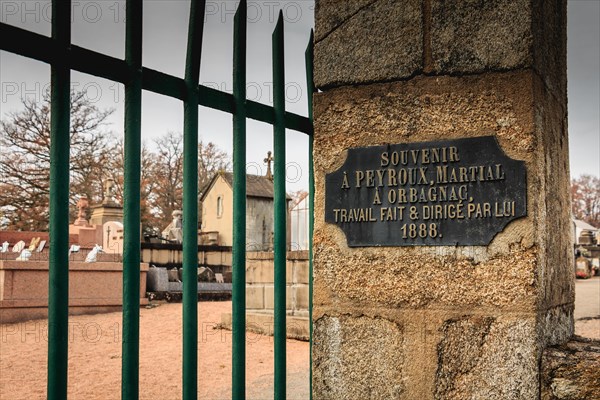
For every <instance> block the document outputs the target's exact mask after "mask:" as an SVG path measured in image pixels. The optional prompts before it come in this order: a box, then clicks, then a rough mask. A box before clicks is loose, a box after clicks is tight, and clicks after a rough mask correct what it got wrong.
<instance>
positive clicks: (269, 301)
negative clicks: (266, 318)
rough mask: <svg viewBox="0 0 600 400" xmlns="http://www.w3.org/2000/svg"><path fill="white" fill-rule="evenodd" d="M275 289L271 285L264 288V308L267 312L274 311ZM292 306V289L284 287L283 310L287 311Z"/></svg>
mask: <svg viewBox="0 0 600 400" xmlns="http://www.w3.org/2000/svg"><path fill="white" fill-rule="evenodd" d="M274 294H275V287H274V286H272V285H266V286H265V308H266V309H267V310H273V309H275V297H274ZM292 304H293V299H292V288H291V286H286V288H285V308H286V310H289V309H290V308H291V306H292Z"/></svg>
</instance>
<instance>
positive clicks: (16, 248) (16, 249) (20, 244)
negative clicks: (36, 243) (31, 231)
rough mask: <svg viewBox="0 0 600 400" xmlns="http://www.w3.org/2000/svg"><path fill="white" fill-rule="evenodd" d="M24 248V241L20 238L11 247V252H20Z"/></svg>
mask: <svg viewBox="0 0 600 400" xmlns="http://www.w3.org/2000/svg"><path fill="white" fill-rule="evenodd" d="M24 248H25V242H24V241H22V240H19V241H18V242H17V244H15V245H14V246H13V248H12V252H13V253H20V252H21V251H23V249H24Z"/></svg>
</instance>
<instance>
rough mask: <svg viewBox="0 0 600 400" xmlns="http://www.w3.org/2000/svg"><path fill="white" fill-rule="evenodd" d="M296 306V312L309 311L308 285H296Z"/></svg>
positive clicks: (294, 289) (294, 287)
mask: <svg viewBox="0 0 600 400" xmlns="http://www.w3.org/2000/svg"><path fill="white" fill-rule="evenodd" d="M292 289H293V291H294V306H293V308H294V309H295V310H308V302H309V296H308V285H294V286H293V287H292Z"/></svg>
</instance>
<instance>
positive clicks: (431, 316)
mask: <svg viewBox="0 0 600 400" xmlns="http://www.w3.org/2000/svg"><path fill="white" fill-rule="evenodd" d="M315 25H316V31H315V83H316V85H317V86H318V87H319V88H320V89H321V92H320V93H318V94H316V95H315V98H314V103H313V109H314V117H315V121H314V124H315V136H314V138H315V142H314V160H315V164H314V169H315V216H314V217H315V231H314V297H313V304H314V309H313V313H314V314H313V324H314V338H313V339H314V347H313V390H314V396H315V398H318V399H327V398H386V399H387V398H399V399H419V400H421V399H472V398H486V399H537V398H539V397H540V383H539V382H540V376H541V375H540V360H541V357H542V352H543V349H544V348H545V347H547V346H550V345H554V344H561V343H564V342H566V341H567V340H568V339H569V338H570V337H571V335H572V333H573V302H574V281H573V268H572V259H573V258H572V257H573V250H572V243H571V240H572V239H571V237H570V235H569V232H570V229H571V228H570V216H569V210H570V202H569V197H568V193H569V192H568V187H569V186H568V185H569V163H568V139H567V126H566V117H567V108H566V33H565V30H566V1H564V0H560V1H552V2H545V1H542V0H496V1H442V0H422V1H421V0H406V1H393V0H376V1H368V0H354V1H348V2H338V1H317V2H316V11H315ZM489 135H493V136H495V138H496V139H497V141H498V142H499V144H500V147H501V148H502V149H503V151H504V152H505V153H506V155H508V156H509V157H511V158H514V159H518V160H524V161H525V165H526V169H527V185H528V189H527V209H528V215H527V217H525V218H521V219H519V220H516V221H514V222H512V223H511V224H509V225H508V226H507V227H506V228H505V229H504V231H503V232H501V233H499V234H498V235H496V237H495V238H494V239H493V240H492V242H491V243H490V244H489V246H435V247H434V246H418V247H368V248H361V247H357V248H350V247H348V246H347V244H346V238H345V236H344V233H343V232H342V231H341V230H340V229H338V228H337V227H336V226H334V225H331V224H327V223H325V222H324V220H325V218H324V211H325V175H326V174H327V173H330V172H333V171H335V170H337V169H338V168H339V167H340V166H341V165H342V164H343V163H344V161H345V158H346V152H347V150H348V149H349V148H352V147H363V146H375V145H385V144H387V143H392V144H393V143H413V142H425V141H435V140H447V139H458V138H467V137H476V136H489ZM561 232H564V234H560V233H561Z"/></svg>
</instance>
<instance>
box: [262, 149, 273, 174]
mask: <svg viewBox="0 0 600 400" xmlns="http://www.w3.org/2000/svg"><path fill="white" fill-rule="evenodd" d="M271 154H272V153H271V152H270V151H267V158H265V159H264V162H265V163H267V174H266V175H265V176H266V177H267V179H270V180H273V174H272V173H271V162H273V157H272V156H271Z"/></svg>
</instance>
